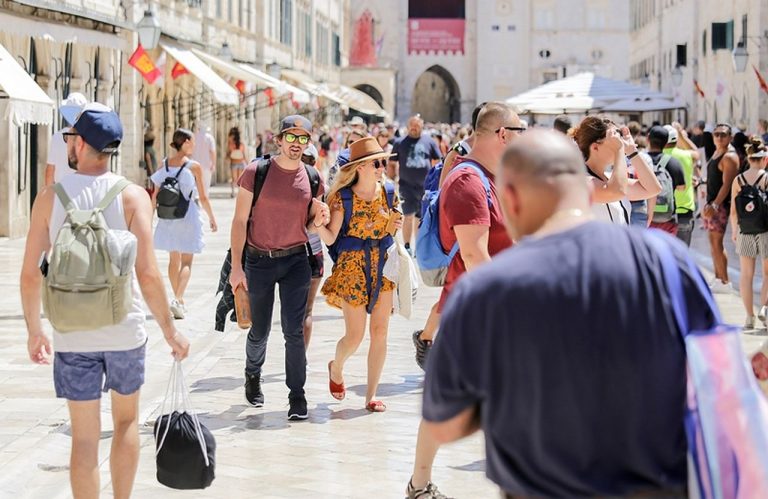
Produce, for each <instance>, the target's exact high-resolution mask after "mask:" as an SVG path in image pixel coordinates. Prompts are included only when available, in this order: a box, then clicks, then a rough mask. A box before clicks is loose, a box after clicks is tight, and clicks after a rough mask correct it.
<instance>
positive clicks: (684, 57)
mask: <svg viewBox="0 0 768 499" xmlns="http://www.w3.org/2000/svg"><path fill="white" fill-rule="evenodd" d="M676 65H677V66H687V65H688V44H687V43H684V44H682V45H678V46H677V64H676Z"/></svg>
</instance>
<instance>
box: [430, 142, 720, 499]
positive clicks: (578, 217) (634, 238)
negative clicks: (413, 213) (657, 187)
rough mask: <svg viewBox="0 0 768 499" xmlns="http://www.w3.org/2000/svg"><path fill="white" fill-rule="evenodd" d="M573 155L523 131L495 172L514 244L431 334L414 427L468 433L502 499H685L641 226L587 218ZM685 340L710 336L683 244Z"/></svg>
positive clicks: (673, 346) (669, 345)
mask: <svg viewBox="0 0 768 499" xmlns="http://www.w3.org/2000/svg"><path fill="white" fill-rule="evenodd" d="M583 176H584V173H583V160H582V158H581V156H580V154H579V151H578V150H577V148H576V147H575V146H574V144H573V143H571V142H570V141H569V140H568V139H566V138H565V137H563V136H562V135H557V134H556V133H555V132H551V131H550V132H544V131H541V132H532V133H529V134H525V135H523V136H522V137H520V138H519V139H518V140H516V141H515V142H514V143H513V144H512V145H511V146H510V147H509V149H508V150H507V151H506V153H505V155H504V158H503V160H502V165H501V167H500V171H499V172H498V175H497V177H496V183H497V188H498V192H499V194H500V197H501V204H502V208H503V210H504V215H505V220H506V224H507V228H508V230H509V233H510V236H511V237H512V238H513V239H514V240H516V241H519V243H518V245H516V246H515V247H514V248H512V249H510V250H507V251H505V252H503V253H501V254H499V255H498V256H497V257H495V259H494V260H493V261H491V262H490V263H488V264H486V265H484V266H483V267H482V268H479V269H477V270H475V271H473V272H470V273H468V274H467V275H466V276H464V277H463V278H462V280H461V281H459V283H458V284H457V286H456V287H455V288H454V290H453V293H452V296H451V297H450V299H449V300H448V303H447V304H446V309H445V311H444V314H443V316H442V322H441V324H440V335H439V336H438V338H437V340H436V341H435V344H434V347H433V350H432V352H431V354H430V359H429V361H428V363H427V374H426V381H425V388H424V407H423V416H424V418H425V419H426V420H427V421H428V423H427V425H428V429H429V431H431V432H432V434H433V435H434V436H435V437H436V438H437V439H438V441H440V442H450V441H453V440H457V439H459V438H462V437H464V436H467V435H469V434H471V433H473V432H474V431H475V430H477V429H480V428H482V429H483V430H484V432H485V438H486V456H487V475H488V477H489V478H490V479H491V480H492V481H494V482H495V483H497V484H498V485H499V486H500V487H501V488H502V489H503V491H504V492H505V493H506V494H507V495H508V497H515V496H525V497H528V496H535V497H540V496H543V497H594V496H611V497H613V496H627V495H633V494H635V495H645V496H649V497H662V496H663V497H686V495H685V488H686V482H687V476H686V475H687V469H686V451H687V445H686V437H685V430H684V426H683V416H684V408H685V397H686V373H685V369H686V367H685V365H686V357H685V348H684V345H683V343H682V341H681V337H680V333H679V331H678V330H677V327H676V325H675V320H674V317H673V312H672V309H671V306H670V301H669V299H668V298H667V297H666V294H667V292H666V288H665V285H664V280H663V276H662V272H661V263H660V260H659V257H658V256H657V255H656V254H655V252H654V251H653V250H652V249H651V248H650V247H649V244H648V243H646V240H645V238H644V237H645V236H644V235H643V231H640V230H635V229H629V228H626V227H620V226H616V225H611V224H607V223H603V222H598V221H594V220H592V214H591V210H590V193H589V189H588V187H587V185H586V184H585V183H584V179H583ZM667 240H668V243H669V245H670V247H671V249H672V251H673V253H674V254H675V255H676V256H677V258H678V260H679V261H680V270H681V272H682V280H683V286H684V288H685V289H684V290H685V295H686V297H687V300H688V302H687V306H688V307H687V308H688V315H689V319H690V321H691V326H692V328H693V329H700V328H708V327H710V326H711V325H712V322H713V318H712V314H711V311H710V310H709V309H708V308H707V306H706V305H705V301H704V299H703V297H702V296H701V295H700V294H698V292H697V291H696V287H695V284H694V283H693V281H692V276H691V273H690V272H691V271H690V270H689V267H688V266H687V263H686V262H685V258H686V253H687V252H686V249H685V248H684V247H683V246H682V244H680V243H679V242H677V241H676V240H675V239H673V238H671V237H669V238H668V239H667Z"/></svg>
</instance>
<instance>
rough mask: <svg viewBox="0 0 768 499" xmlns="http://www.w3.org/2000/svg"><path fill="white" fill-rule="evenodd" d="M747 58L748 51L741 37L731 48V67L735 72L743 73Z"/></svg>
mask: <svg viewBox="0 0 768 499" xmlns="http://www.w3.org/2000/svg"><path fill="white" fill-rule="evenodd" d="M748 60H749V53H748V52H747V47H746V43H745V40H744V39H742V40H741V41H740V42H739V43H738V44H737V45H736V48H735V49H733V68H734V69H735V70H736V72H737V73H743V72H744V71H745V70H746V69H747V61H748Z"/></svg>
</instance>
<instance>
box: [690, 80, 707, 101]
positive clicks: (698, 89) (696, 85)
mask: <svg viewBox="0 0 768 499" xmlns="http://www.w3.org/2000/svg"><path fill="white" fill-rule="evenodd" d="M693 88H694V89H696V92H698V94H699V95H700V96H701V98H702V99H705V98H706V96H705V95H704V90H702V89H701V85H699V82H698V80H693Z"/></svg>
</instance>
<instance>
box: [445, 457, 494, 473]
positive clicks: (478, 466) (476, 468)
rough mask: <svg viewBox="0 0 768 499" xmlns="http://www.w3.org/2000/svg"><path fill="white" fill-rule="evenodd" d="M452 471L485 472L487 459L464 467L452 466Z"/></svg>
mask: <svg viewBox="0 0 768 499" xmlns="http://www.w3.org/2000/svg"><path fill="white" fill-rule="evenodd" d="M450 468H451V469H454V470H458V471H483V472H484V471H485V459H481V460H479V461H475V462H474V463H469V464H465V465H462V466H451V467H450Z"/></svg>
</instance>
